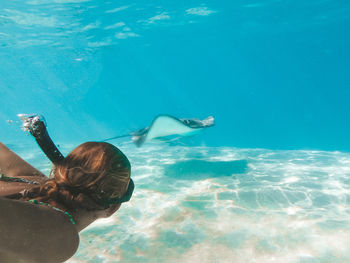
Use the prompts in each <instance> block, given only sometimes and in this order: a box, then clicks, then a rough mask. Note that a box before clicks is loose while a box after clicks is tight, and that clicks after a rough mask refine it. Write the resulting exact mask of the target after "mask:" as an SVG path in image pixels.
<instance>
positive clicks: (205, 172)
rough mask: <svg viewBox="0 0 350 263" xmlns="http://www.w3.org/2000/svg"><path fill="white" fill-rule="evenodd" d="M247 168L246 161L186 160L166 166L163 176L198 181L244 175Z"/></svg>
mask: <svg viewBox="0 0 350 263" xmlns="http://www.w3.org/2000/svg"><path fill="white" fill-rule="evenodd" d="M247 168H248V162H247V161H246V160H236V161H228V162H223V161H217V162H215V161H204V160H188V161H181V162H177V163H175V164H171V165H168V166H166V167H165V169H164V175H165V176H167V177H172V178H177V179H182V180H200V179H207V178H215V177H221V176H231V175H234V174H244V173H245V172H246V170H247Z"/></svg>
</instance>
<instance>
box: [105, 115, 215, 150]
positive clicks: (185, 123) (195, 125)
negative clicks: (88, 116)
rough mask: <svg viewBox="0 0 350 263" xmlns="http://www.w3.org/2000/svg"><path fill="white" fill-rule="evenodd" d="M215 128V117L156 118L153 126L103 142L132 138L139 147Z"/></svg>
mask: <svg viewBox="0 0 350 263" xmlns="http://www.w3.org/2000/svg"><path fill="white" fill-rule="evenodd" d="M212 126H214V117H213V116H209V117H207V118H206V119H204V120H200V119H195V118H194V119H178V118H176V117H173V116H170V115H158V116H156V117H155V118H154V119H153V121H152V124H151V125H150V126H148V127H146V128H143V129H140V130H137V131H134V132H131V133H128V134H125V135H121V136H116V137H112V138H108V139H105V140H103V141H109V140H114V139H118V138H122V137H127V136H131V139H132V141H133V142H134V143H135V145H136V146H137V147H141V146H142V145H143V144H144V143H146V142H148V141H151V140H164V139H167V138H169V137H175V138H179V137H183V136H191V135H195V134H197V133H199V132H200V131H201V130H203V129H205V128H209V127H212Z"/></svg>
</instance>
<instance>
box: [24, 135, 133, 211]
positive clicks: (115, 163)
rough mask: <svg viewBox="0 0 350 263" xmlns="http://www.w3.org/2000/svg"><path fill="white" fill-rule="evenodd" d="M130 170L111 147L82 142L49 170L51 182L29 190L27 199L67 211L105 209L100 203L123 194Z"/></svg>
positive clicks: (123, 157) (122, 158) (106, 144)
mask: <svg viewBox="0 0 350 263" xmlns="http://www.w3.org/2000/svg"><path fill="white" fill-rule="evenodd" d="M130 169H131V168H130V162H129V160H128V158H127V157H126V156H125V155H124V154H123V153H122V152H121V151H120V150H119V149H118V148H117V147H115V146H114V145H112V144H109V143H106V142H86V143H83V144H81V145H79V146H78V147H77V148H75V149H74V150H73V151H72V152H71V153H69V154H68V155H67V157H66V158H65V159H64V160H63V161H62V162H61V163H60V164H59V165H56V166H55V167H53V169H52V171H51V175H50V177H51V179H48V180H47V181H46V182H45V183H44V184H42V185H41V187H40V189H36V190H35V189H33V190H32V191H31V193H30V194H29V195H28V199H33V198H34V199H36V200H38V201H41V202H46V203H49V204H51V205H53V206H55V207H59V208H62V209H68V210H76V209H77V208H81V209H85V210H100V209H105V208H106V205H105V204H103V201H102V200H106V199H109V198H119V197H121V196H123V194H124V193H125V192H126V190H127V186H128V183H129V180H130ZM34 196H36V197H34ZM62 206H63V207H62ZM107 207H108V206H107Z"/></svg>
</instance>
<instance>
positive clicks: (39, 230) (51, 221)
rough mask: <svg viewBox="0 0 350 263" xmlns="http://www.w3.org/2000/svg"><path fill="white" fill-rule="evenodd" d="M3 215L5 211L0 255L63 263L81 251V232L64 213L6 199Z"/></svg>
mask: <svg viewBox="0 0 350 263" xmlns="http://www.w3.org/2000/svg"><path fill="white" fill-rule="evenodd" d="M0 211H6V213H1V215H0V252H6V253H10V254H15V255H16V256H17V257H19V258H21V259H24V260H28V261H34V262H63V261H65V260H67V259H69V258H70V257H71V256H73V255H74V253H75V251H76V250H77V248H78V245H79V235H78V232H77V230H76V228H75V226H74V225H73V224H72V222H71V221H70V218H69V217H68V216H67V215H65V214H64V213H62V212H61V211H57V210H55V209H52V208H50V207H47V206H41V205H35V204H31V203H29V202H24V201H16V200H10V199H5V198H0ZM0 255H1V253H0ZM0 259H1V258H0Z"/></svg>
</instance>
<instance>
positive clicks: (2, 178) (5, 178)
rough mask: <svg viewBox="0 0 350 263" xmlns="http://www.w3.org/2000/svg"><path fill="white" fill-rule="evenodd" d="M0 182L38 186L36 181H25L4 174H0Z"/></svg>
mask: <svg viewBox="0 0 350 263" xmlns="http://www.w3.org/2000/svg"><path fill="white" fill-rule="evenodd" d="M0 181H4V182H17V183H27V184H39V183H38V182H37V181H33V180H27V179H23V178H20V177H9V176H6V175H4V174H0Z"/></svg>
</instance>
